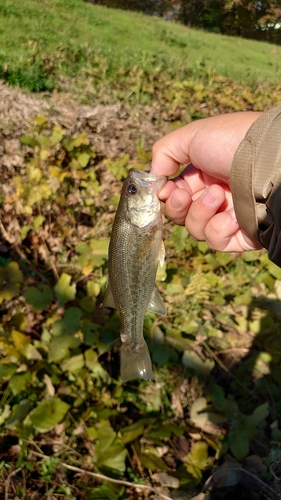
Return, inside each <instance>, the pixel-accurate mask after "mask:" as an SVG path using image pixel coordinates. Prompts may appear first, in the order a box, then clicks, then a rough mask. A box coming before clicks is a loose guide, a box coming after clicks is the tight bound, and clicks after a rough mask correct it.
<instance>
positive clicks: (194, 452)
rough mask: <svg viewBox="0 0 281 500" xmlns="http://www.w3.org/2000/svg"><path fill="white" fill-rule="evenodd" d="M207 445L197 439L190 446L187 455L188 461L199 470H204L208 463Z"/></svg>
mask: <svg viewBox="0 0 281 500" xmlns="http://www.w3.org/2000/svg"><path fill="white" fill-rule="evenodd" d="M208 457H209V454H208V445H207V443H206V442H205V441H197V443H195V444H194V445H193V446H192V449H191V451H190V452H189V453H188V455H187V461H188V463H190V464H192V465H193V466H195V467H198V469H200V470H204V469H205V468H206V466H207V464H208Z"/></svg>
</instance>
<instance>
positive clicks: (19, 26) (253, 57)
mask: <svg viewBox="0 0 281 500" xmlns="http://www.w3.org/2000/svg"><path fill="white" fill-rule="evenodd" d="M0 20H1V27H0V47H1V48H0V68H1V65H2V69H3V67H4V66H5V65H8V67H9V68H15V67H17V68H21V67H24V66H25V65H28V66H31V65H32V64H34V62H35V61H36V60H37V61H39V60H40V61H42V60H44V58H45V57H46V55H48V54H49V55H50V54H52V55H53V60H52V64H51V65H49V73H50V74H52V73H54V74H57V73H58V72H60V73H64V74H66V75H69V76H76V77H77V76H79V71H80V70H81V68H85V67H87V68H88V69H91V68H92V67H93V65H95V58H97V56H98V57H103V58H105V59H106V61H107V65H108V67H109V68H110V70H109V71H110V72H113V73H114V72H115V71H116V70H117V69H118V68H120V67H121V68H128V67H132V66H136V67H138V68H142V69H149V68H152V67H155V65H156V66H157V65H160V66H161V67H162V68H163V69H166V68H167V67H169V68H172V69H173V71H174V74H175V75H177V74H178V69H179V67H181V68H182V67H183V68H184V69H185V70H186V72H189V73H190V71H192V73H193V74H194V75H199V76H200V72H202V70H203V69H206V68H207V69H208V71H216V72H217V73H219V74H221V75H224V76H227V77H229V78H232V79H234V80H236V81H238V82H240V83H245V84H250V85H253V84H256V83H257V82H258V83H265V82H266V83H267V84H271V83H278V82H279V81H280V77H281V47H278V46H275V45H270V44H267V43H262V42H256V41H251V40H244V39H239V38H234V37H227V36H221V35H217V34H210V33H205V32H203V31H198V30H194V29H189V28H187V27H185V26H182V25H180V24H176V23H167V22H164V21H162V20H160V19H158V18H155V17H147V16H144V15H141V14H139V13H132V12H124V11H121V10H113V9H107V8H104V7H101V6H97V5H93V4H88V3H85V2H83V1H82V0H68V1H66V0H49V1H46V0H43V1H42V2H37V1H36V0H27V1H26V2H24V3H22V2H21V1H20V0H9V1H8V0H3V1H2V2H1V5H0ZM11 34H12V36H11ZM103 64H105V61H103ZM45 66H47V65H45ZM45 69H46V71H47V67H46V68H45Z"/></svg>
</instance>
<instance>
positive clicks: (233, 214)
mask: <svg viewBox="0 0 281 500" xmlns="http://www.w3.org/2000/svg"><path fill="white" fill-rule="evenodd" d="M229 215H230V217H231V219H232V220H233V221H234V222H238V221H237V217H236V213H235V210H234V208H231V209H230V210H229Z"/></svg>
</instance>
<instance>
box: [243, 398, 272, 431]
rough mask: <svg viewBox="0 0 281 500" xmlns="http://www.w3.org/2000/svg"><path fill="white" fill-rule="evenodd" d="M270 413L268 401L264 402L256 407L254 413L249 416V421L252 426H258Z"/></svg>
mask: <svg viewBox="0 0 281 500" xmlns="http://www.w3.org/2000/svg"><path fill="white" fill-rule="evenodd" d="M268 415H269V409H268V403H267V402H266V403H263V404H261V405H259V406H257V408H255V409H254V411H253V413H252V415H250V416H249V417H247V423H248V425H250V426H253V427H257V425H259V424H260V423H261V422H263V421H264V420H265V419H266V418H267V417H268Z"/></svg>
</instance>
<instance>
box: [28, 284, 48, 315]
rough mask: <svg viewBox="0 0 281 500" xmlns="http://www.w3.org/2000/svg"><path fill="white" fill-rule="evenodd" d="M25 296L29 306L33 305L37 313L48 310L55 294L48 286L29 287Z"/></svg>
mask: <svg viewBox="0 0 281 500" xmlns="http://www.w3.org/2000/svg"><path fill="white" fill-rule="evenodd" d="M23 296H24V298H25V300H26V302H27V303H28V304H31V305H32V307H33V309H34V311H35V312H41V311H43V309H47V307H49V306H50V304H51V303H52V301H53V293H52V290H51V288H50V287H49V286H48V285H38V287H37V288H35V287H34V286H31V287H29V288H28V289H27V290H26V291H25V292H24V293H23Z"/></svg>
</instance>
